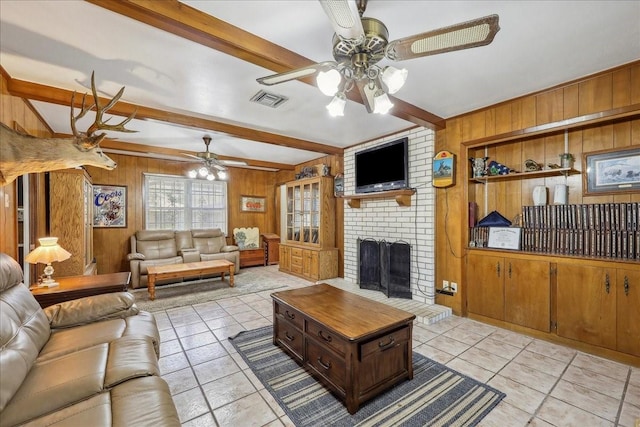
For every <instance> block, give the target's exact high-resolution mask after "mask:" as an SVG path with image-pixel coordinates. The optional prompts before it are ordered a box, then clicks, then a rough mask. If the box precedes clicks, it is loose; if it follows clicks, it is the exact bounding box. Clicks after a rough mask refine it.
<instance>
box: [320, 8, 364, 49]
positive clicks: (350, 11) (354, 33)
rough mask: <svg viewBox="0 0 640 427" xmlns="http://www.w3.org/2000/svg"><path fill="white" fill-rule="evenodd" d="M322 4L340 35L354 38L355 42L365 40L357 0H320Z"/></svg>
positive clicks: (346, 38)
mask: <svg viewBox="0 0 640 427" xmlns="http://www.w3.org/2000/svg"><path fill="white" fill-rule="evenodd" d="M320 4H321V5H322V8H323V9H324V12H325V13H326V14H327V16H328V17H329V20H330V21H331V25H332V26H333V30H334V31H335V32H336V34H337V35H338V36H339V37H341V38H342V39H343V40H353V41H354V43H355V44H360V43H362V42H363V41H364V29H363V28H362V22H361V21H360V14H359V13H358V5H357V4H356V2H355V0H320Z"/></svg>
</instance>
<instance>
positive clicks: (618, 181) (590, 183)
mask: <svg viewBox="0 0 640 427" xmlns="http://www.w3.org/2000/svg"><path fill="white" fill-rule="evenodd" d="M582 157H583V165H582V170H583V178H582V179H583V183H582V184H583V185H582V193H583V195H585V196H588V195H600V194H619V193H635V192H638V191H640V148H638V147H636V148H622V149H621V148H614V149H610V150H602V151H594V152H591V153H584V154H583V156H582Z"/></svg>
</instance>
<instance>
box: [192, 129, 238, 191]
mask: <svg viewBox="0 0 640 427" xmlns="http://www.w3.org/2000/svg"><path fill="white" fill-rule="evenodd" d="M202 140H203V141H204V145H205V147H206V149H205V151H201V152H199V153H196V154H188V153H182V154H184V155H185V156H188V157H193V158H194V159H197V160H199V161H201V162H202V166H201V167H200V168H198V169H194V170H191V171H189V177H190V178H196V177H197V176H200V177H202V178H207V179H208V180H209V181H213V180H215V179H216V178H217V179H221V180H224V179H226V177H227V168H226V167H225V166H246V165H247V163H246V162H243V161H240V160H222V159H219V158H218V156H217V155H216V154H215V153H212V152H211V151H209V144H211V137H210V136H209V135H205V136H203V137H202Z"/></svg>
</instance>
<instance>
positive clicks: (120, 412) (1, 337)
mask: <svg viewBox="0 0 640 427" xmlns="http://www.w3.org/2000/svg"><path fill="white" fill-rule="evenodd" d="M22 281H23V276H22V269H21V268H20V265H19V264H18V263H17V262H16V261H15V260H14V259H12V258H11V257H9V256H8V255H6V254H4V253H0V426H2V427H4V426H15V425H25V426H55V427H63V426H74V427H76V426H96V427H97V426H153V427H160V426H179V425H180V420H179V419H178V414H177V412H176V408H175V405H174V403H173V399H172V398H171V393H170V391H169V387H168V385H167V383H166V382H165V381H164V380H163V379H162V378H160V372H159V367H158V357H159V343H160V338H159V333H158V328H157V326H156V323H155V319H154V318H153V316H152V315H151V314H149V313H147V312H141V311H139V310H138V308H137V307H136V306H135V304H134V298H133V296H132V295H131V294H129V293H127V292H122V293H113V294H104V295H98V296H95V297H88V298H82V299H78V300H73V301H67V302H65V303H61V304H56V305H53V306H50V307H47V308H46V309H44V310H43V309H42V308H40V305H39V304H38V302H37V301H36V300H35V298H34V297H33V295H32V294H31V292H30V291H29V289H28V288H27V286H26V285H25V284H24V283H23V282H22Z"/></svg>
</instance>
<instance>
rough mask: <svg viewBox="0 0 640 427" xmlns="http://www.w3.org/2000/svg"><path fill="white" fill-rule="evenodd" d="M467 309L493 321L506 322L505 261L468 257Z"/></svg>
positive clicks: (483, 257) (497, 258)
mask: <svg viewBox="0 0 640 427" xmlns="http://www.w3.org/2000/svg"><path fill="white" fill-rule="evenodd" d="M467 309H468V310H469V312H470V313H476V314H481V315H483V316H487V317H491V318H493V319H498V320H504V259H503V258H502V257H495V256H484V255H476V254H469V255H468V256H467Z"/></svg>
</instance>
